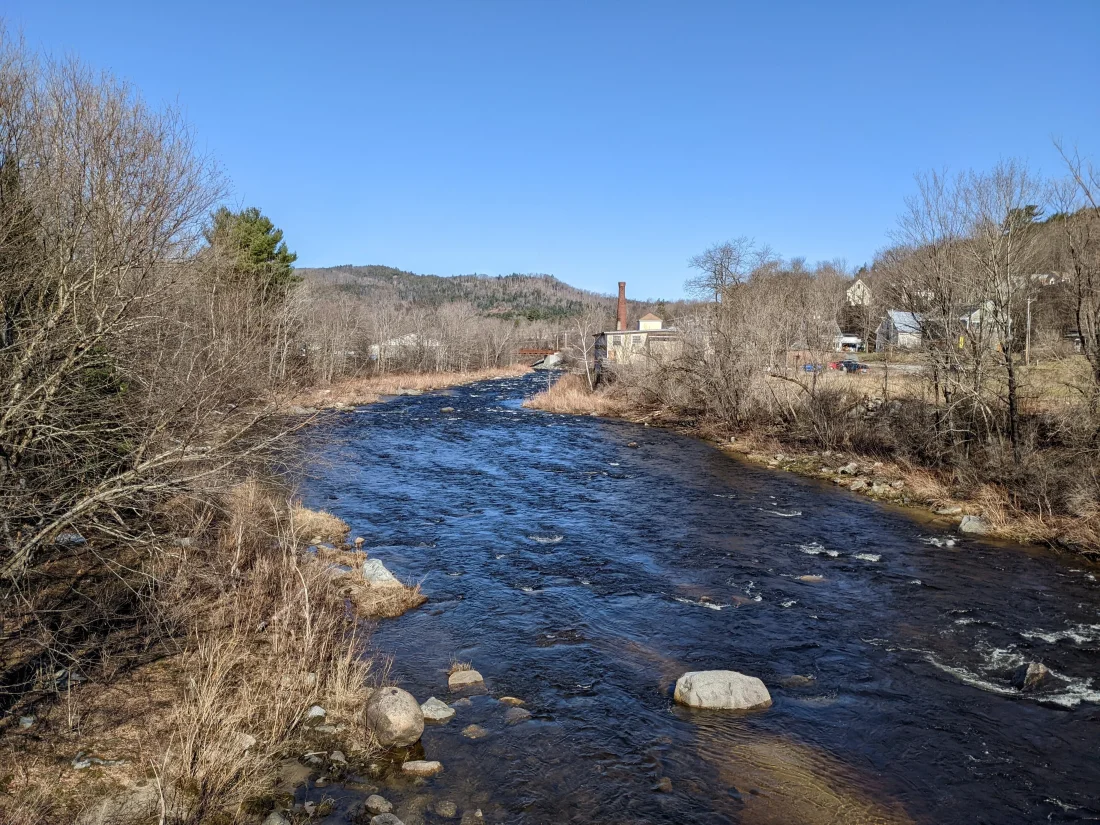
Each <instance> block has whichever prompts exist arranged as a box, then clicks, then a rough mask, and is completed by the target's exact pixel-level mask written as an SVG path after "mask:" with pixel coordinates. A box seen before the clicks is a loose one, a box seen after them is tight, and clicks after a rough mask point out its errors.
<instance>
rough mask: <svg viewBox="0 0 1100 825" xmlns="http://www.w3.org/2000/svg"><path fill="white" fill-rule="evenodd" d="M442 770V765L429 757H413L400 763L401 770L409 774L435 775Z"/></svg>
mask: <svg viewBox="0 0 1100 825" xmlns="http://www.w3.org/2000/svg"><path fill="white" fill-rule="evenodd" d="M442 771H443V765H442V764H441V763H439V762H436V761H434V760H429V759H413V760H411V761H409V762H403V763H402V764H401V772H402V773H407V774H410V775H411V776H435V775H436V774H437V773H441V772H442Z"/></svg>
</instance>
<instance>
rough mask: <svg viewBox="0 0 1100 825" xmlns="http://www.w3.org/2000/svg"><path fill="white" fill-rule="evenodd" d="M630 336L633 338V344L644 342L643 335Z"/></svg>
mask: <svg viewBox="0 0 1100 825" xmlns="http://www.w3.org/2000/svg"><path fill="white" fill-rule="evenodd" d="M630 338H631V340H630V343H632V344H640V343H642V336H640V335H632V336H631V337H630Z"/></svg>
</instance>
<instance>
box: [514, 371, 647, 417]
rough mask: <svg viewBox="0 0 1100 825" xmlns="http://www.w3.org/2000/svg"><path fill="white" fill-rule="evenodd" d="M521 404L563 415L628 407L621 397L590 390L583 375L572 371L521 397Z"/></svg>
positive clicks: (617, 412)
mask: <svg viewBox="0 0 1100 825" xmlns="http://www.w3.org/2000/svg"><path fill="white" fill-rule="evenodd" d="M523 406H525V407H529V408H531V409H533V410H543V411H545V412H553V413H563V414H566V415H606V416H618V415H623V414H624V413H626V412H627V410H628V409H629V404H628V403H627V401H626V400H625V399H623V398H619V397H617V396H615V395H612V394H610V393H608V392H606V391H604V390H596V391H595V392H592V391H591V390H589V389H588V382H587V380H586V379H585V377H584V376H582V375H574V374H567V375H563V376H562V377H561V378H559V379H558V380H557V382H555V383H554V384H553V385H552V386H551V387H550V389H548V390H543V391H542V392H540V393H538V394H537V395H535V396H532V397H531V398H528V399H527V400H526V401H524V402H523Z"/></svg>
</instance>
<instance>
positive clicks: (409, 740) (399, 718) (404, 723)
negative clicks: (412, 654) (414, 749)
mask: <svg viewBox="0 0 1100 825" xmlns="http://www.w3.org/2000/svg"><path fill="white" fill-rule="evenodd" d="M366 719H367V727H368V728H370V730H371V732H373V733H374V735H375V737H376V738H377V739H378V744H380V745H381V746H382V747H384V748H391V747H405V746H407V745H411V744H413V743H414V742H416V741H417V740H418V739H419V738H420V735H421V734H422V733H424V714H423V713H422V712H421V710H420V703H419V702H417V701H416V699H415V698H413V695H412V694H411V693H409V692H408V691H405V690H402V689H401V688H398V687H386V688H379V689H378V690H376V691H375V692H374V693H373V694H371V697H370V699H368V700H367V705H366Z"/></svg>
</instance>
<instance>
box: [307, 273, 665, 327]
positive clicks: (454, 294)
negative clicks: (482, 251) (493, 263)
mask: <svg viewBox="0 0 1100 825" xmlns="http://www.w3.org/2000/svg"><path fill="white" fill-rule="evenodd" d="M295 272H296V273H297V274H298V275H300V276H302V277H304V278H305V279H306V280H307V281H308V282H314V283H320V284H325V285H327V286H330V287H332V288H334V289H337V290H343V291H347V292H350V293H352V294H355V295H358V296H361V297H364V298H367V299H370V300H382V299H386V298H389V299H391V300H397V301H400V302H404V303H409V304H416V305H419V306H428V307H439V306H442V305H444V304H449V303H460V302H461V303H468V304H470V305H472V306H474V307H475V308H476V309H477V310H478V312H479V313H481V314H483V315H486V316H489V317H494V318H503V319H507V320H511V319H519V318H523V319H526V320H528V321H551V322H555V321H565V320H568V319H569V318H574V317H576V316H578V315H580V314H582V313H583V312H584V311H585V310H586V309H588V308H590V307H599V308H600V309H602V310H605V311H606V312H607V313H608V314H609V315H613V314H614V311H615V301H616V296H614V295H602V294H600V293H596V292H590V291H589V290H586V289H579V288H577V287H574V286H570V285H569V284H567V283H565V282H564V281H560V280H558V279H557V278H555V277H554V276H553V275H543V274H529V275H522V274H519V273H514V274H512V275H451V276H442V275H417V274H415V273H413V272H407V271H405V270H403V269H396V268H395V267H391V266H380V265H368V266H353V265H350V264H346V265H343V266H332V267H324V268H301V269H296V270H295ZM613 286H617V282H616V283H615V284H613ZM628 288H629V287H628ZM658 306H659V304H655V303H654V302H652V301H634V300H628V308H629V310H630V314H631V315H632V316H634V317H638V316H639V315H642V314H644V313H645V312H648V311H652V310H653V309H654V308H656V307H658Z"/></svg>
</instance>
